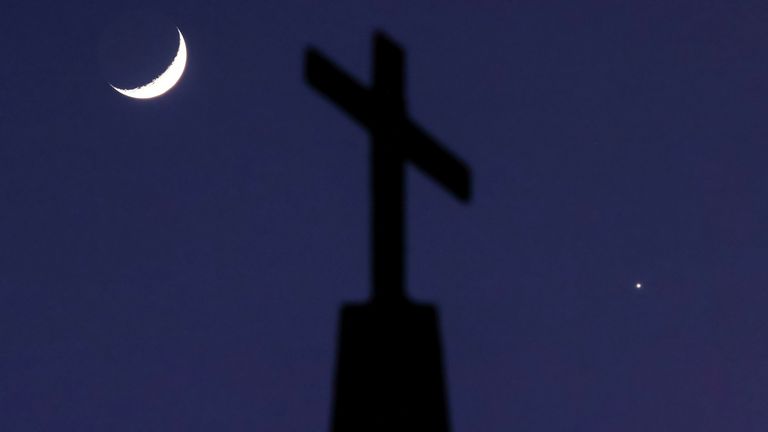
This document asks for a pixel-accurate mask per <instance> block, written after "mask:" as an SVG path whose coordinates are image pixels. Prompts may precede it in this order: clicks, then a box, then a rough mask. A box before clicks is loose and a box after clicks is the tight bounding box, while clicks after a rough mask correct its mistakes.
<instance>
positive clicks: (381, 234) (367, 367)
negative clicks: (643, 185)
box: [305, 33, 471, 432]
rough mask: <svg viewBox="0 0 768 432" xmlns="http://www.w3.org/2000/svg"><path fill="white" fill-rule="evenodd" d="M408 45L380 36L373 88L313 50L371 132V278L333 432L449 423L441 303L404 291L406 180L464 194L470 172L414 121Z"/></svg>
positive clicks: (350, 310)
mask: <svg viewBox="0 0 768 432" xmlns="http://www.w3.org/2000/svg"><path fill="white" fill-rule="evenodd" d="M403 57H404V56H403V50H402V49H401V48H400V47H399V46H398V45H396V44H395V43H394V42H393V41H392V40H391V39H389V38H388V37H386V36H385V35H384V34H382V33H377V34H376V35H375V36H374V59H373V83H372V85H371V87H370V88H366V87H364V86H362V85H360V84H359V83H357V82H356V81H355V80H354V79H353V78H351V77H350V76H348V75H347V74H345V73H344V72H343V71H341V70H340V69H339V68H338V67H336V66H335V65H334V64H333V63H331V62H330V61H329V60H328V59H326V57H325V56H323V55H322V54H320V53H319V52H318V51H317V50H315V49H311V48H310V49H309V50H308V52H307V55H306V64H305V77H306V80H307V82H308V83H309V84H310V85H311V86H312V87H314V88H315V89H316V90H318V91H319V92H321V93H322V94H324V95H325V96H326V97H328V98H329V99H330V100H331V101H333V102H335V103H336V104H337V105H338V106H339V107H340V108H341V109H342V110H344V111H345V112H347V113H348V114H349V115H350V116H352V117H353V118H354V119H355V120H356V121H357V122H358V123H360V124H361V125H362V126H363V127H365V128H366V129H368V130H369V132H370V134H371V140H372V147H371V194H372V211H371V217H372V224H371V225H372V227H371V232H372V251H373V253H372V263H371V264H372V284H373V296H372V299H371V301H370V302H368V303H364V304H347V305H344V306H343V307H342V311H341V325H340V333H339V348H338V354H337V355H338V357H337V370H336V380H335V387H334V391H335V400H334V405H333V415H332V431H333V432H353V431H354V432H370V431H403V432H407V431H421V432H427V431H434V432H447V431H449V430H450V422H449V418H448V407H447V397H446V391H445V382H444V372H443V362H442V349H441V343H440V332H439V328H438V316H437V310H436V309H435V307H433V306H430V305H426V304H416V303H413V302H411V301H410V300H409V299H408V298H407V295H406V291H405V260H404V256H405V254H404V236H405V233H404V213H405V204H406V199H405V198H406V194H405V192H406V191H405V187H404V180H405V179H404V175H403V174H404V170H405V164H406V163H407V162H410V163H412V164H414V165H415V166H416V167H418V168H419V169H420V170H421V171H423V172H424V173H426V174H427V175H428V176H430V177H431V178H433V179H434V180H436V181H437V182H438V183H439V184H441V185H442V186H443V187H445V188H446V189H448V190H449V191H450V192H452V193H453V194H454V195H455V196H456V197H458V198H459V199H461V200H462V201H467V200H468V199H469V197H470V194H471V187H470V173H469V169H468V168H467V167H466V166H465V164H464V163H463V162H461V161H460V160H459V159H458V158H456V157H455V156H453V155H452V154H450V153H449V152H448V151H446V150H445V149H443V148H442V147H441V146H440V145H439V144H437V142H436V141H435V140H433V139H432V138H431V137H429V136H428V135H427V134H426V133H425V132H424V131H422V130H421V129H420V128H419V127H418V126H416V125H415V124H414V123H413V122H411V121H410V119H409V118H408V115H407V111H406V104H405V97H404V58H403Z"/></svg>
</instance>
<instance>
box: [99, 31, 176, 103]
mask: <svg viewBox="0 0 768 432" xmlns="http://www.w3.org/2000/svg"><path fill="white" fill-rule="evenodd" d="M176 31H177V32H179V50H178V51H177V52H176V57H174V58H173V61H172V62H171V65H170V66H168V69H166V70H165V72H163V73H161V74H160V75H159V76H158V77H157V78H155V79H153V80H152V81H151V82H150V83H149V84H145V85H143V86H140V87H136V88H132V89H121V88H118V87H115V86H113V85H112V84H111V83H110V84H109V85H110V87H112V88H113V89H115V91H117V92H118V93H121V94H124V95H125V96H128V97H130V98H134V99H151V98H153V97H157V96H160V95H162V94H164V93H165V92H167V91H168V90H170V89H171V88H173V86H175V85H176V83H177V82H179V79H180V78H181V75H182V74H183V73H184V67H185V66H186V65H187V44H186V43H185V42H184V36H182V35H181V30H179V29H178V27H177V28H176Z"/></svg>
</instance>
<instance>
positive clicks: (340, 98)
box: [304, 48, 471, 201]
mask: <svg viewBox="0 0 768 432" xmlns="http://www.w3.org/2000/svg"><path fill="white" fill-rule="evenodd" d="M304 71H305V79H306V80H307V82H308V83H309V84H310V85H311V86H312V87H314V88H315V89H317V90H318V91H319V92H320V93H322V94H323V95H324V96H325V97H327V98H328V99H330V100H331V101H332V102H334V103H335V104H337V105H338V106H339V107H340V108H341V109H342V110H343V111H344V112H346V113H347V114H349V115H350V116H351V117H352V118H353V119H355V121H356V122H358V123H359V124H360V125H361V126H363V127H365V128H366V129H368V130H369V131H370V132H371V134H372V135H380V136H381V135H383V136H387V137H388V138H392V139H395V140H396V141H401V142H403V143H405V144H406V145H403V146H402V147H401V150H400V152H401V154H402V157H403V159H404V160H406V161H410V162H412V163H413V164H414V165H416V167H418V168H419V169H420V170H422V171H423V172H424V173H425V174H427V175H428V176H429V177H432V178H433V179H434V180H436V181H437V182H438V183H439V184H441V185H442V186H444V187H445V188H446V189H448V190H449V191H450V192H451V193H453V194H454V195H455V196H456V197H457V198H459V199H461V200H463V201H467V200H469V198H470V196H471V182H470V172H469V168H468V167H467V166H466V165H465V164H464V163H463V162H461V160H459V159H458V158H457V157H456V156H454V155H453V154H451V153H450V152H448V151H446V150H445V149H444V148H442V147H441V146H440V145H439V144H437V142H436V141H435V140H434V139H433V138H432V137H430V136H429V135H428V134H427V133H426V132H425V131H423V130H422V129H421V128H419V127H418V126H416V125H415V124H413V122H411V121H410V120H409V119H408V118H406V117H405V116H404V115H403V114H402V113H399V112H393V113H384V114H387V115H385V116H381V115H377V114H381V108H380V106H382V105H383V104H384V103H385V101H379V100H378V97H377V96H376V94H375V92H374V91H372V90H371V89H368V88H366V87H364V86H362V85H361V84H360V83H358V82H357V81H356V80H355V79H353V78H352V77H350V76H349V75H347V74H346V73H344V72H343V71H342V70H340V69H339V68H338V67H337V66H336V65H334V64H333V63H331V62H330V61H328V60H327V59H326V58H325V57H324V56H323V55H322V54H320V52H319V51H317V50H316V49H314V48H310V49H309V50H308V52H307V56H306V67H305V69H304Z"/></svg>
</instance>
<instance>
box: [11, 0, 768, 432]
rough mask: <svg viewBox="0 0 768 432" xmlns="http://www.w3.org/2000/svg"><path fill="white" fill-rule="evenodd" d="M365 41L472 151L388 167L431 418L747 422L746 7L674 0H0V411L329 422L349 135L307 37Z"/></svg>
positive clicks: (604, 424)
mask: <svg viewBox="0 0 768 432" xmlns="http://www.w3.org/2000/svg"><path fill="white" fill-rule="evenodd" d="M618 3H624V4H618ZM176 26H178V28H179V29H180V30H181V31H182V32H183V34H184V37H185V38H186V42H187V47H188V50H189V61H188V64H187V68H186V72H185V74H184V76H183V77H182V79H181V81H180V82H179V83H178V85H177V86H176V87H175V88H174V89H173V90H171V91H170V92H169V93H167V94H166V95H164V96H162V97H159V98H157V99H153V100H148V101H137V100H132V99H129V98H127V97H125V96H122V95H120V94H118V93H116V92H115V91H114V90H112V89H111V88H110V87H109V85H108V83H115V84H116V85H122V86H124V87H130V86H132V85H138V84H140V83H142V82H147V81H149V80H151V79H152V78H154V76H156V75H157V74H158V73H159V72H161V71H162V70H163V69H164V68H165V67H166V66H167V65H168V63H169V62H170V60H171V59H172V58H173V55H174V53H175V49H176V43H177V37H178V36H177V35H176V33H175V32H176V30H175V27H176ZM376 30H382V31H384V32H386V33H387V34H388V35H389V36H390V37H392V38H393V39H394V40H396V41H398V42H399V43H400V44H401V45H402V46H403V48H404V49H405V50H406V55H407V66H406V67H407V100H408V104H409V109H410V113H411V116H412V118H413V119H414V121H415V122H417V123H418V124H419V125H420V126H421V127H422V128H423V129H425V130H427V131H429V133H430V134H431V135H432V136H434V137H436V138H437V139H438V140H439V141H440V142H441V143H442V144H443V145H444V146H445V147H446V148H449V149H450V150H451V151H452V152H453V153H455V154H457V155H459V156H460V157H462V158H463V159H464V160H465V161H466V163H467V164H468V165H469V166H471V168H472V171H473V183H474V191H473V199H472V201H471V202H470V203H469V204H468V205H464V204H462V203H460V202H458V201H457V200H456V199H454V197H453V196H451V195H450V194H448V193H446V191H445V190H444V189H443V188H441V187H440V186H438V185H437V184H436V183H434V182H433V181H432V180H430V179H429V178H427V177H425V176H424V175H423V174H422V173H420V172H418V171H417V170H415V169H413V168H409V170H408V178H407V185H408V188H409V196H408V210H407V217H408V218H407V227H408V237H407V239H408V253H407V259H408V261H407V262H408V274H407V282H408V290H409V293H410V295H411V296H412V297H413V298H415V299H418V300H420V301H424V302H429V303H434V304H436V305H437V306H438V307H439V310H440V318H441V326H442V335H443V345H444V353H445V365H446V379H447V387H448V393H449V405H450V408H451V421H452V425H453V430H454V431H456V432H475V431H498V432H507V431H513V432H514V431H523V432H528V431H530V432H538V431H547V432H556V431H577V432H579V431H590V432H603V431H605V432H614V431H626V432H640V431H642V432H647V431H696V432H707V431H748V432H752V431H754V432H763V431H765V430H768V316H766V314H765V313H764V311H765V310H766V307H768V292H767V291H766V288H767V287H768V265H766V263H765V259H766V257H768V229H767V228H768V172H767V171H768V170H766V167H768V147H767V146H766V145H765V141H766V139H767V138H768V121H766V114H767V113H768V85H766V81H767V80H766V77H768V8H766V7H765V5H764V4H762V3H760V2H756V1H754V2H742V1H733V2H724V1H701V0H665V1H655V0H643V1H634V2H608V1H603V2H599V1H578V2H577V1H572V0H563V1H541V0H535V1H534V0H530V1H517V0H515V1H498V0H494V1H491V0H485V1H468V0H465V1H454V0H452V1H440V2H438V1H422V0H409V1H353V0H342V1H333V2H319V1H310V0H289V1H285V0H281V1H277V0H273V1H196V2H174V1H165V0H163V1H152V2H150V1H143V2H142V1H130V0H129V1H99V2H95V1H77V0H76V1H66V2H61V1H52V0H49V1H34V0H3V3H2V5H1V6H0V245H1V246H0V430H2V431H4V432H16V431H24V432H26V431H116V432H120V431H126V432H127V431H270V432H283V431H285V432H288V431H328V430H329V425H330V411H331V396H332V379H333V372H334V360H335V350H336V334H337V324H338V322H337V320H338V313H339V307H340V305H341V304H342V303H344V302H349V301H360V300H363V299H365V298H366V297H367V296H368V295H369V293H370V272H369V257H370V250H369V210H370V209H369V202H370V201H369V199H370V197H369V193H368V174H369V172H368V168H369V165H368V155H369V151H370V142H369V136H368V133H367V131H365V130H363V129H362V128H361V127H359V126H358V125H357V124H356V123H354V122H353V121H352V120H351V119H350V118H349V117H348V116H347V115H346V114H344V113H342V112H341V111H340V110H339V109H338V108H337V107H336V106H334V105H333V104H331V103H330V102H329V101H328V100H327V99H325V98H323V97H321V96H320V95H319V94H318V93H317V92H316V91H314V90H313V89H312V88H310V87H309V86H308V85H307V84H306V83H305V81H304V77H303V67H304V55H305V50H306V49H307V47H308V46H309V45H312V46H315V47H317V48H318V49H320V50H321V51H323V52H324V53H325V54H326V55H328V57H330V58H331V59H333V60H334V61H335V62H336V63H337V64H338V65H340V66H341V67H343V68H344V69H345V70H347V71H348V72H349V73H350V74H352V75H354V76H355V77H357V78H358V79H359V80H360V81H361V82H365V83H368V82H369V74H370V63H371V56H372V51H371V39H372V36H373V33H374V31H376ZM636 283H642V288H641V289H637V288H636V287H635V284H636Z"/></svg>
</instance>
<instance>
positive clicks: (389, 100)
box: [370, 35, 407, 302]
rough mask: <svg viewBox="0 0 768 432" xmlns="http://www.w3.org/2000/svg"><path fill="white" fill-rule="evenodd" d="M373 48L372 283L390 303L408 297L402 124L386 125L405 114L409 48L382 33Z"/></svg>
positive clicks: (375, 295) (377, 297) (376, 298)
mask: <svg viewBox="0 0 768 432" xmlns="http://www.w3.org/2000/svg"><path fill="white" fill-rule="evenodd" d="M373 51H374V56H373V91H372V93H373V98H374V100H376V101H377V105H374V106H373V110H374V117H373V121H374V122H377V123H378V124H377V125H376V126H374V128H373V130H374V133H373V134H372V135H373V136H372V142H373V145H372V146H371V162H370V163H371V192H372V198H373V202H372V210H371V225H372V227H371V231H372V235H371V237H372V238H371V242H372V244H373V251H372V257H371V269H372V271H371V277H372V280H371V284H372V287H373V299H374V301H387V302H389V301H398V300H402V299H404V298H405V262H406V261H405V256H404V255H405V206H406V202H407V201H406V199H405V172H404V171H405V164H404V163H403V162H404V157H403V154H402V151H400V149H399V148H398V145H397V144H396V141H397V140H398V138H399V137H398V135H399V134H397V133H396V132H397V131H395V130H393V128H394V127H396V126H394V125H388V124H386V119H388V118H393V117H394V118H403V117H405V100H404V97H403V95H404V89H403V81H404V80H403V78H404V77H403V70H404V68H403V52H402V50H400V49H399V48H398V47H397V46H395V45H394V44H393V43H392V42H391V41H389V40H388V39H386V38H384V37H382V36H381V35H377V36H376V37H375V38H374V50H373ZM379 122H380V123H379ZM395 124H397V123H395Z"/></svg>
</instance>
